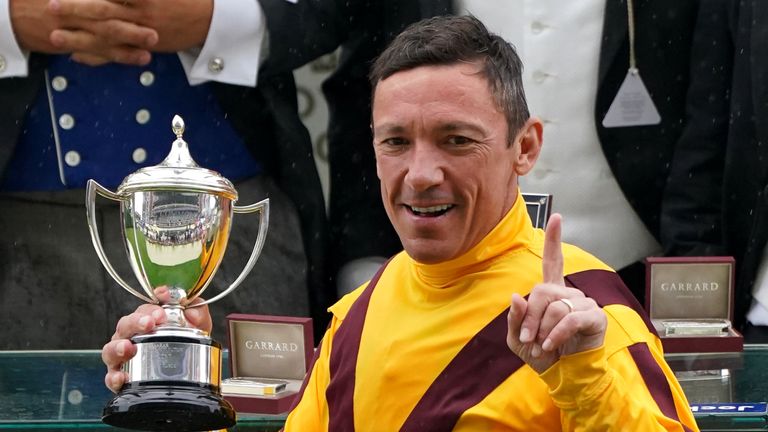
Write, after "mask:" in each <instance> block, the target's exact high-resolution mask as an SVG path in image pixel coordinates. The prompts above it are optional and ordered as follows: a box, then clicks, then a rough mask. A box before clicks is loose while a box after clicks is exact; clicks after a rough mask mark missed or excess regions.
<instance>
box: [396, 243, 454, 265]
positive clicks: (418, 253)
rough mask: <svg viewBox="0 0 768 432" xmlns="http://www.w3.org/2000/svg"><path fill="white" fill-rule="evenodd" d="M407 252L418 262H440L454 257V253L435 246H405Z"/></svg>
mask: <svg viewBox="0 0 768 432" xmlns="http://www.w3.org/2000/svg"><path fill="white" fill-rule="evenodd" d="M405 252H406V253H407V254H408V256H410V257H411V258H413V260H415V261H416V262H419V263H421V264H438V263H441V262H444V261H448V260H450V259H452V258H453V255H452V254H448V253H445V252H444V251H441V250H439V249H438V248H434V247H431V248H430V247H424V246H419V247H408V246H406V247H405Z"/></svg>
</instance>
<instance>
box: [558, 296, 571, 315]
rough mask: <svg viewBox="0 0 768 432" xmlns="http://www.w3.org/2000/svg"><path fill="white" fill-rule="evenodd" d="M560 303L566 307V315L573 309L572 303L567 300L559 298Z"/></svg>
mask: <svg viewBox="0 0 768 432" xmlns="http://www.w3.org/2000/svg"><path fill="white" fill-rule="evenodd" d="M560 301H561V302H563V303H565V305H566V306H568V313H571V312H573V309H574V307H573V302H572V301H570V300H568V299H567V298H561V299H560Z"/></svg>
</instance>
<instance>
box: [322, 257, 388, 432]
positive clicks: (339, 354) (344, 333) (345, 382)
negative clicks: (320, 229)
mask: <svg viewBox="0 0 768 432" xmlns="http://www.w3.org/2000/svg"><path fill="white" fill-rule="evenodd" d="M387 264H389V261H387V262H386V263H384V264H383V265H382V266H381V268H379V271H378V272H376V275H375V276H374V277H373V279H371V281H370V282H369V283H368V286H367V287H366V288H365V291H363V293H362V294H361V295H360V297H358V298H357V300H355V302H354V303H353V304H352V307H350V308H349V311H348V312H347V316H346V317H345V318H344V321H343V322H342V323H341V325H340V326H339V329H338V330H337V331H336V334H335V335H334V343H333V347H332V348H331V358H330V363H329V370H330V379H331V381H330V383H329V384H328V388H327V389H326V390H325V397H326V399H327V400H328V416H329V420H328V430H329V431H334V432H337V431H339V432H345V431H354V430H355V411H354V394H355V370H356V368H357V354H358V351H359V350H360V338H361V336H362V334H363V324H364V323H365V315H366V313H367V312H368V303H369V302H370V301H371V294H372V293H373V289H374V288H375V287H376V284H377V283H378V282H379V278H380V277H381V274H382V273H383V272H384V269H385V268H386V267H387Z"/></svg>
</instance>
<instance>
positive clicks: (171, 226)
mask: <svg viewBox="0 0 768 432" xmlns="http://www.w3.org/2000/svg"><path fill="white" fill-rule="evenodd" d="M173 131H174V133H175V134H176V137H177V138H176V140H175V141H174V142H173V144H172V147H171V152H170V153H169V154H168V157H166V158H165V160H164V161H163V162H162V163H161V164H159V165H157V166H154V167H147V168H142V169H140V170H139V171H136V172H135V173H133V174H131V175H129V176H128V177H126V178H125V180H123V182H122V183H121V184H120V186H119V187H118V189H117V191H116V192H112V191H110V190H108V189H106V188H104V187H103V186H101V185H99V184H98V183H97V182H96V181H94V180H89V181H88V186H87V193H86V210H87V215H88V226H89V229H90V234H91V240H92V241H93V245H94V248H95V249H96V253H97V255H98V256H99V259H100V260H101V262H102V264H103V265H104V267H105V269H106V270H107V273H109V275H110V276H112V278H113V279H114V280H115V281H116V282H117V283H118V284H119V285H121V286H122V287H123V288H124V289H126V290H127V291H128V292H130V293H131V294H133V295H135V296H136V297H139V298H140V299H142V300H144V301H146V302H148V303H153V304H157V305H160V306H162V308H163V310H164V311H165V314H166V318H167V320H166V322H165V323H164V324H162V325H160V326H158V327H157V328H156V329H155V330H154V331H153V332H151V333H149V334H145V335H137V336H134V337H132V338H131V342H133V343H134V344H135V345H136V350H137V351H136V355H135V356H134V357H133V358H132V359H131V360H130V361H128V362H126V363H125V364H124V365H123V371H124V372H125V373H126V376H127V379H126V382H125V384H124V386H123V387H122V388H121V389H120V391H119V392H118V393H117V394H116V395H115V396H114V397H113V398H112V399H111V400H110V401H109V402H108V403H107V406H106V407H105V408H104V412H103V416H102V421H103V422H104V423H107V424H109V425H112V426H116V427H122V428H127V429H138V430H155V431H170V430H174V431H176V430H211V429H222V428H227V427H231V426H234V424H235V421H236V419H235V412H234V409H233V408H232V406H231V405H230V404H229V402H227V401H226V400H224V398H223V397H222V396H221V392H220V386H221V368H222V365H221V345H220V344H219V343H218V342H216V341H215V340H213V339H212V338H211V337H210V336H209V335H208V334H207V333H206V332H205V331H202V330H199V329H196V328H192V327H188V326H187V322H186V320H185V319H184V309H186V308H188V307H197V306H202V305H204V304H209V303H212V302H215V301H217V300H219V299H221V298H223V297H224V296H226V295H227V294H228V293H230V292H231V291H232V290H234V289H235V288H237V287H238V286H239V285H240V283H241V282H242V281H243V279H244V278H245V277H246V276H247V274H248V273H249V272H250V271H251V269H252V268H253V266H254V264H255V263H256V260H257V259H258V257H259V254H260V253H261V249H262V248H263V246H264V241H265V238H266V232H267V226H268V222H269V218H268V216H269V200H266V199H265V200H263V201H260V202H258V203H256V204H252V205H249V206H236V205H234V203H235V202H236V201H237V191H236V190H235V188H234V186H232V183H231V182H229V180H227V179H226V178H224V177H222V176H221V175H219V174H218V173H216V172H214V171H210V170H207V169H204V168H200V167H199V166H198V165H197V164H196V163H195V162H194V160H193V159H192V157H191V155H190V154H189V149H188V145H187V143H186V142H185V141H184V140H183V139H182V134H183V132H184V122H183V120H182V119H181V117H179V116H176V117H174V119H173ZM97 194H98V195H101V196H103V197H105V198H109V199H112V200H115V201H119V202H120V210H121V211H120V216H121V228H122V233H123V239H124V244H125V248H126V253H127V256H128V261H129V263H130V266H131V269H132V270H133V273H134V275H135V276H136V279H137V280H138V283H139V285H140V286H141V290H136V289H134V288H133V287H131V286H130V285H129V284H128V283H126V282H125V281H124V280H123V279H122V278H121V277H120V275H118V274H117V272H116V271H115V270H114V268H113V266H112V265H111V263H110V262H109V259H108V258H107V256H106V254H105V252H104V249H103V246H102V244H101V241H100V237H99V231H98V225H97V222H96V211H95V202H96V195H97ZM254 212H258V213H259V216H260V219H259V231H258V236H257V238H256V241H255V245H254V249H253V252H252V253H251V256H250V258H249V260H248V262H247V263H246V265H245V268H244V269H243V271H242V272H241V273H240V275H239V276H238V278H237V279H236V280H235V281H234V282H233V283H232V284H231V285H230V286H229V287H227V288H226V289H225V290H223V291H222V292H221V293H219V294H218V295H216V296H214V297H212V298H210V299H208V300H205V301H198V302H194V303H193V301H194V300H195V299H196V298H198V297H199V296H200V295H201V294H202V293H203V292H204V291H205V289H206V288H207V286H208V285H209V284H210V282H211V280H212V278H213V276H214V274H215V273H216V270H217V269H218V268H219V265H220V264H221V261H222V259H223V257H224V251H225V250H226V247H227V241H228V239H229V233H230V229H231V227H232V216H233V213H254Z"/></svg>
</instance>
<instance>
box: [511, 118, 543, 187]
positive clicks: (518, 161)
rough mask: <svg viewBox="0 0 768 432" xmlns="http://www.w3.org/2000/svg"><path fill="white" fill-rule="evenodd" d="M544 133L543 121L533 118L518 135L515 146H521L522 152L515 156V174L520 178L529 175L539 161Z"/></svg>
mask: <svg viewBox="0 0 768 432" xmlns="http://www.w3.org/2000/svg"><path fill="white" fill-rule="evenodd" d="M543 131H544V125H543V124H542V123H541V120H540V119H539V118H538V117H531V118H529V119H528V121H526V122H525V124H524V125H523V127H521V128H520V131H519V132H518V133H517V136H516V137H515V141H514V144H513V145H518V143H519V145H520V151H519V153H518V154H516V155H515V173H516V174H517V175H518V176H522V175H526V174H528V172H530V171H531V170H532V169H533V166H534V165H535V164H536V160H538V159H539V154H540V153H541V145H542V134H543Z"/></svg>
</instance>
